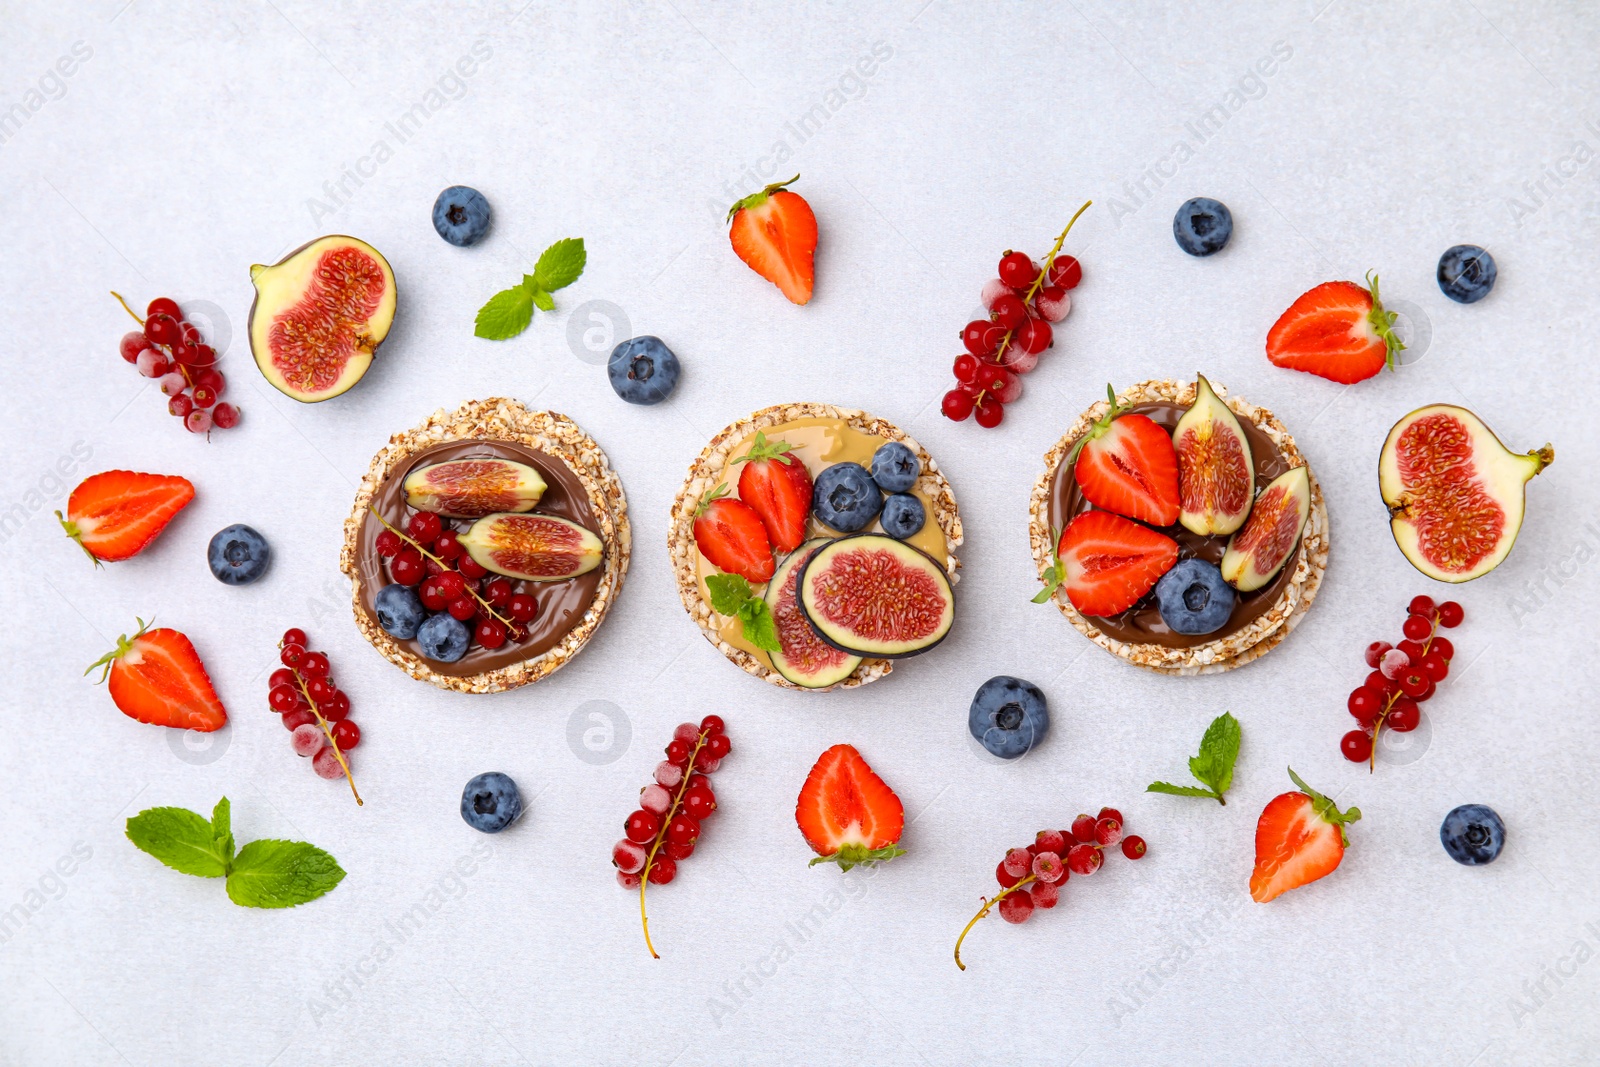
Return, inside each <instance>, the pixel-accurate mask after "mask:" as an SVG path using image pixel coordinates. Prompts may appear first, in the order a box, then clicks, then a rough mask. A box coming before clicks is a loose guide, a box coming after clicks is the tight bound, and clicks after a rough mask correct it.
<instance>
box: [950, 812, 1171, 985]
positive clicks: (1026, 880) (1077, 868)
mask: <svg viewBox="0 0 1600 1067" xmlns="http://www.w3.org/2000/svg"><path fill="white" fill-rule="evenodd" d="M1119 844H1120V845H1121V846H1122V854H1123V855H1124V856H1126V857H1128V858H1129V859H1130V860H1136V859H1140V858H1141V857H1143V856H1144V854H1145V852H1146V848H1145V843H1144V838H1142V837H1139V836H1137V835H1129V836H1127V837H1124V836H1123V835H1122V812H1120V811H1118V810H1117V809H1116V808H1101V809H1100V814H1099V815H1079V816H1078V817H1077V818H1076V819H1073V820H1072V828H1071V829H1070V830H1040V831H1039V832H1038V834H1036V835H1035V836H1034V839H1033V844H1031V845H1028V846H1026V847H1023V848H1013V849H1008V850H1007V851H1006V854H1005V857H1004V858H1003V859H1001V861H1000V864H999V866H997V867H995V869H994V877H995V881H997V882H999V883H1000V893H999V894H998V895H997V896H995V897H994V898H993V899H990V900H985V901H984V903H983V907H982V908H980V909H979V910H978V914H976V915H974V916H973V917H972V921H971V922H969V923H967V928H966V929H965V930H962V931H961V936H960V937H958V938H957V939H956V966H957V967H960V968H961V969H962V970H966V969H967V967H966V964H964V963H962V962H961V942H962V941H964V940H966V936H967V934H968V933H969V932H970V931H971V930H972V928H973V927H974V926H975V925H977V922H978V920H979V919H981V918H983V917H984V916H985V915H988V914H989V909H991V908H993V907H995V906H996V905H999V908H1000V918H1002V919H1004V920H1005V921H1006V922H1008V923H1020V922H1027V921H1028V916H1030V915H1032V914H1033V910H1034V909H1035V908H1044V909H1046V910H1048V909H1050V908H1053V907H1055V906H1056V904H1057V903H1058V902H1059V901H1060V899H1061V887H1062V886H1064V885H1066V884H1067V879H1068V878H1070V877H1072V875H1074V874H1077V875H1082V876H1084V877H1087V876H1089V875H1091V874H1093V873H1094V872H1095V871H1098V870H1099V869H1100V866H1101V864H1103V863H1105V855H1104V852H1103V850H1104V849H1107V848H1111V847H1113V846H1116V845H1119Z"/></svg>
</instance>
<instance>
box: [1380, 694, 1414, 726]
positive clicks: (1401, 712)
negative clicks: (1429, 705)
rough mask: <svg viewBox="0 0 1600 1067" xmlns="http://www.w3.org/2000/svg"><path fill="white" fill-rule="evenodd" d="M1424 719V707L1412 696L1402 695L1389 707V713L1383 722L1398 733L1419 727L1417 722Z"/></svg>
mask: <svg viewBox="0 0 1600 1067" xmlns="http://www.w3.org/2000/svg"><path fill="white" fill-rule="evenodd" d="M1421 721H1422V709H1421V708H1420V707H1418V706H1417V702H1416V701H1415V700H1412V699H1411V698H1410V697H1401V698H1400V699H1399V700H1396V701H1395V702H1394V706H1393V707H1391V708H1390V709H1389V714H1388V715H1386V716H1384V720H1383V724H1384V725H1385V726H1387V727H1388V728H1389V729H1391V730H1394V731H1396V732H1398V733H1402V734H1403V733H1408V732H1410V731H1412V730H1415V729H1416V728H1417V723H1419V722H1421Z"/></svg>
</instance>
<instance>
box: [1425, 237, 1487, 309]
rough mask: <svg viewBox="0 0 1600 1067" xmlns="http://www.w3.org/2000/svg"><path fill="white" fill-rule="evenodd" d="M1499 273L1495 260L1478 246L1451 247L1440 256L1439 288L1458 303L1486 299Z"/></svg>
mask: <svg viewBox="0 0 1600 1067" xmlns="http://www.w3.org/2000/svg"><path fill="white" fill-rule="evenodd" d="M1499 273H1500V272H1499V270H1498V269H1496V267H1495V265H1494V257H1493V256H1491V255H1490V254H1489V253H1488V252H1485V251H1484V250H1483V249H1481V248H1479V247H1478V246H1477V245H1451V246H1450V247H1449V248H1447V249H1445V250H1444V255H1442V256H1440V257H1439V288H1440V289H1442V290H1443V291H1444V295H1445V296H1448V297H1449V298H1450V299H1451V300H1454V301H1455V302H1456V303H1458V304H1475V303H1477V302H1478V301H1479V300H1482V299H1483V298H1484V297H1486V296H1488V295H1489V290H1490V289H1493V288H1494V280H1495V278H1496V277H1498V276H1499Z"/></svg>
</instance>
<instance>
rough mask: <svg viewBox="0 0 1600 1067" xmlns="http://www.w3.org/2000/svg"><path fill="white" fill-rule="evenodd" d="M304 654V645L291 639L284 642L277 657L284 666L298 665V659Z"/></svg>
mask: <svg viewBox="0 0 1600 1067" xmlns="http://www.w3.org/2000/svg"><path fill="white" fill-rule="evenodd" d="M305 654H306V646H304V645H302V644H300V643H298V642H295V641H291V642H289V643H287V644H285V645H284V646H283V647H282V649H280V650H279V652H278V658H279V659H280V660H282V661H283V665H284V666H285V667H298V666H300V660H301V659H303V658H304V657H305Z"/></svg>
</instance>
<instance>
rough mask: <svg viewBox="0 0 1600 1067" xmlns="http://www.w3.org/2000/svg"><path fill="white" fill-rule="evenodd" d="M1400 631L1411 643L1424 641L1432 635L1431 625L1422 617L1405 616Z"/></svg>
mask: <svg viewBox="0 0 1600 1067" xmlns="http://www.w3.org/2000/svg"><path fill="white" fill-rule="evenodd" d="M1400 630H1401V632H1403V633H1404V634H1405V635H1406V636H1407V637H1408V638H1410V639H1411V640H1413V641H1426V640H1427V639H1428V635H1429V634H1431V633H1433V623H1432V622H1430V621H1429V620H1428V619H1427V618H1426V617H1425V616H1422V615H1407V616H1406V621H1405V624H1404V625H1403V626H1401V627H1400Z"/></svg>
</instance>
